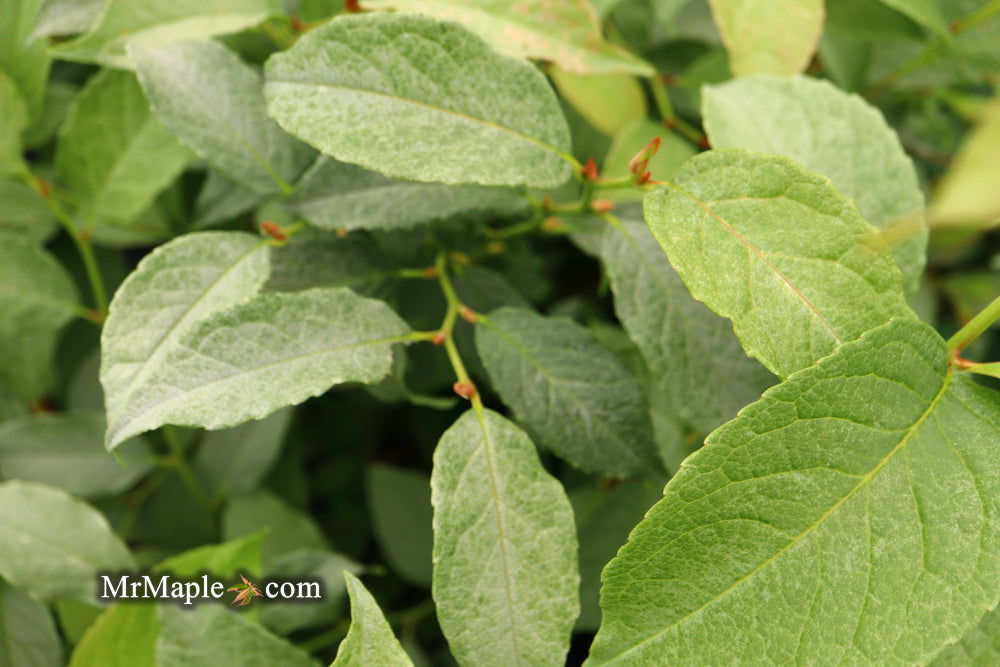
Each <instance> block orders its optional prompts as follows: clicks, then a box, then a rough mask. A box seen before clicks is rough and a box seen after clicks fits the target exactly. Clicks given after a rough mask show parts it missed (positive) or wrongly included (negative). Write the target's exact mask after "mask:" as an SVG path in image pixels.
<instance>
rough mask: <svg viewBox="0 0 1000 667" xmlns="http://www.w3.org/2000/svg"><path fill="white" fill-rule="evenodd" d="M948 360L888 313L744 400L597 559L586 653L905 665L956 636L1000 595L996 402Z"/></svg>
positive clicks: (606, 658)
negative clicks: (592, 631) (610, 554)
mask: <svg viewBox="0 0 1000 667" xmlns="http://www.w3.org/2000/svg"><path fill="white" fill-rule="evenodd" d="M955 375H956V374H955V372H954V371H953V370H952V369H951V368H950V367H949V364H948V351H947V349H946V348H945V344H944V341H943V340H942V339H941V338H940V336H938V334H937V333H935V332H934V330H933V329H932V328H931V327H930V326H928V325H926V324H923V323H920V322H914V321H909V320H895V321H893V322H891V323H889V324H887V325H884V326H882V327H879V328H877V329H875V330H872V331H869V332H868V333H866V334H865V335H864V336H862V337H861V339H860V340H858V341H854V342H850V343H845V344H844V345H842V346H841V347H840V348H838V350H837V351H836V352H835V353H834V354H833V355H832V356H829V357H827V358H825V359H823V360H821V361H820V362H818V363H817V364H816V365H815V366H813V367H811V368H808V369H806V370H803V371H801V372H799V373H796V374H795V375H794V376H793V377H791V378H789V379H788V380H787V381H786V382H784V383H783V384H781V385H779V386H777V387H775V388H772V389H770V390H768V392H767V393H766V394H765V395H764V397H763V398H762V399H761V400H760V401H758V402H757V403H754V404H753V405H751V406H749V407H747V408H744V409H743V410H742V411H741V413H740V415H739V416H738V417H737V418H736V419H735V420H733V421H732V422H729V423H728V424H726V425H725V426H723V427H721V428H720V429H718V430H717V431H715V432H714V433H713V434H712V435H711V436H710V437H709V438H708V440H707V441H706V443H705V446H704V447H703V448H702V449H701V450H699V451H698V452H697V453H696V454H694V455H693V456H692V457H690V458H689V459H688V460H687V461H685V463H684V465H683V466H682V467H681V470H680V471H679V472H678V474H677V475H676V476H675V477H674V478H673V479H672V480H671V481H670V483H669V484H668V485H667V488H666V489H665V492H664V498H663V500H661V501H660V502H659V503H658V504H657V505H656V506H655V507H654V508H653V509H652V510H650V511H649V512H648V513H647V516H646V519H644V520H643V522H642V523H640V524H639V526H637V527H636V529H635V530H634V531H633V532H632V534H631V536H630V539H629V542H628V544H627V545H626V546H625V547H623V548H622V550H621V551H620V552H619V554H618V556H617V557H616V558H615V559H614V560H613V561H612V562H611V563H610V564H609V565H608V567H607V568H606V569H605V570H604V587H603V589H602V591H601V606H602V610H603V612H604V623H603V626H602V628H601V630H600V632H599V633H598V635H597V637H596V639H595V641H594V645H593V647H592V649H591V659H590V661H589V663H590V664H607V663H619V664H621V663H630V664H646V663H649V662H671V663H689V662H700V663H705V664H729V663H734V662H739V661H740V660H741V659H746V658H747V656H755V657H754V660H756V661H759V662H764V663H783V662H789V661H795V660H799V661H802V662H806V663H822V664H839V663H865V664H869V663H873V664H890V663H909V664H914V663H926V662H927V661H928V660H929V659H930V658H931V657H933V656H934V655H935V654H936V653H937V652H938V651H939V650H940V649H941V648H942V647H944V646H945V645H946V644H948V643H951V642H954V641H955V640H957V639H958V638H960V637H962V636H963V635H965V633H966V632H967V631H968V630H970V629H971V628H972V627H973V626H974V625H975V624H976V623H977V622H978V621H979V619H980V617H981V616H982V615H983V613H984V612H985V611H986V610H987V609H989V608H992V607H993V606H994V605H995V604H996V603H997V599H998V597H1000V565H998V564H1000V560H998V556H1000V536H998V534H997V533H996V531H994V530H993V528H992V526H994V525H996V522H997V520H998V518H1000V506H998V503H997V496H996V494H995V493H993V492H992V491H991V490H992V489H995V488H997V485H998V484H1000V453H998V451H997V449H996V447H994V446H992V445H993V444H994V443H996V442H997V441H998V438H1000V418H998V415H1000V401H998V397H997V394H996V393H995V392H991V391H989V390H986V389H984V388H982V387H979V386H977V385H975V384H974V383H973V382H971V381H970V380H968V378H965V377H956V376H955ZM733 619H752V622H747V623H734V622H733ZM722 628H724V629H725V630H724V631H723V630H722Z"/></svg>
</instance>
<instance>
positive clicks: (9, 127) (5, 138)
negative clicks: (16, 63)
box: [0, 70, 28, 176]
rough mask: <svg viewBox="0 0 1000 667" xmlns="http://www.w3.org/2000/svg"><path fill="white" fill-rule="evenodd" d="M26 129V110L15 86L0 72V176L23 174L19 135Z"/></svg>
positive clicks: (21, 147)
mask: <svg viewBox="0 0 1000 667" xmlns="http://www.w3.org/2000/svg"><path fill="white" fill-rule="evenodd" d="M26 127H28V109H27V107H26V106H25V104H24V98H23V97H21V92H20V91H19V90H18V89H17V84H16V83H15V82H14V80H13V79H11V78H10V77H9V76H7V75H6V74H5V73H4V71H3V70H0V176H13V175H17V174H19V173H22V172H24V171H25V170H26V169H27V167H25V165H24V157H23V154H24V145H23V142H22V141H21V134H22V133H23V132H24V130H25V128H26Z"/></svg>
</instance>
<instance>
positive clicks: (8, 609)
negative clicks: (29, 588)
mask: <svg viewBox="0 0 1000 667" xmlns="http://www.w3.org/2000/svg"><path fill="white" fill-rule="evenodd" d="M0 664H3V665H11V667H61V665H64V664H66V663H65V662H64V660H63V651H62V640H61V639H60V638H59V633H58V632H57V631H56V625H55V623H53V622H52V614H50V613H49V610H48V607H46V606H45V605H44V604H42V603H41V602H39V601H38V600H35V599H34V598H32V597H31V596H29V595H26V594H25V593H23V592H21V591H19V590H17V589H16V588H14V587H13V586H11V585H10V584H8V583H7V582H5V581H3V580H0Z"/></svg>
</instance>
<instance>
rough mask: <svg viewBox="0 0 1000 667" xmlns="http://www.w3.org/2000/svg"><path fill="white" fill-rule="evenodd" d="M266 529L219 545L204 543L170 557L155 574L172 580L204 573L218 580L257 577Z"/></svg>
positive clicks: (260, 566) (157, 567)
mask: <svg viewBox="0 0 1000 667" xmlns="http://www.w3.org/2000/svg"><path fill="white" fill-rule="evenodd" d="M266 533H267V531H266V530H258V531H257V532H256V533H251V534H250V535H247V536H245V537H241V538H237V539H234V540H229V541H228V542H223V543H222V544H207V545H205V546H202V547H198V548H197V549H189V550H188V551H185V552H184V553H181V554H178V555H176V556H172V557H170V558H168V559H166V560H165V561H163V562H162V563H160V564H159V565H157V566H156V572H170V573H172V574H173V576H175V577H194V576H196V575H198V574H200V573H201V572H203V571H206V570H207V571H208V572H211V573H212V574H213V575H214V576H215V577H217V578H219V579H231V578H233V577H235V576H236V575H238V574H253V575H258V574H260V573H261V571H262V565H261V552H262V549H261V545H262V543H263V541H264V537H265V534H266Z"/></svg>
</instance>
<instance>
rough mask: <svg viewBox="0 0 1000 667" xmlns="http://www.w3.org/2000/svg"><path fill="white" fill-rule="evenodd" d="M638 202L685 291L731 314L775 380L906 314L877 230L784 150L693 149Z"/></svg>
mask: <svg viewBox="0 0 1000 667" xmlns="http://www.w3.org/2000/svg"><path fill="white" fill-rule="evenodd" d="M643 209H644V213H645V217H646V222H647V224H648V225H649V227H650V229H651V230H652V232H653V236H655V237H656V240H657V241H659V243H660V245H661V246H662V247H663V249H664V250H665V251H666V253H667V258H668V259H669V260H670V264H671V266H673V267H674V269H675V270H676V271H677V273H678V275H680V277H681V280H683V281H684V284H685V285H686V286H687V288H688V290H690V292H691V294H692V295H693V296H694V298H695V299H697V300H699V301H703V302H704V303H705V305H707V306H708V307H709V308H711V309H712V310H714V311H715V312H716V313H718V314H720V315H722V316H724V317H728V318H729V319H731V320H732V321H733V330H734V331H735V332H736V335H737V337H738V338H739V339H740V342H741V343H742V344H743V349H745V350H746V351H747V354H749V355H750V356H753V357H756V358H757V359H759V360H760V361H761V362H762V363H763V364H764V365H765V366H767V368H768V369H769V370H770V371H771V372H773V373H774V374H776V375H778V376H779V377H785V376H787V375H789V374H791V373H793V372H795V371H797V370H800V369H802V368H805V367H807V366H810V365H812V364H813V362H815V361H816V360H818V359H820V358H821V357H824V356H826V355H827V354H829V353H830V352H832V351H833V350H834V348H835V347H836V346H837V345H839V344H841V343H843V342H846V341H849V340H853V339H855V338H857V337H858V336H859V335H861V334H862V333H864V332H865V331H867V330H869V329H872V328H874V327H876V326H878V325H880V324H884V323H885V322H887V321H889V319H891V318H892V317H909V318H913V317H915V316H914V314H913V312H912V311H911V310H910V308H909V306H907V305H906V300H905V298H904V296H903V286H902V277H901V275H900V273H899V269H898V268H897V267H896V265H895V263H894V262H893V260H892V256H891V254H890V253H889V250H888V248H887V247H886V246H885V244H884V242H883V239H882V238H881V237H880V236H879V235H878V233H877V231H876V228H875V227H873V226H872V225H870V224H869V223H867V222H865V220H864V219H863V218H862V217H861V215H860V214H859V213H858V210H857V208H856V207H855V206H854V203H853V202H851V201H850V200H849V199H847V198H846V197H844V196H843V195H842V194H840V193H838V192H837V191H836V190H835V189H834V188H833V186H832V185H831V184H830V181H829V180H828V179H827V178H825V177H823V176H820V175H818V174H814V173H813V172H811V171H809V170H807V169H805V168H804V167H801V166H800V165H799V164H797V163H796V162H794V161H792V160H791V159H790V158H786V157H783V156H777V155H765V154H762V153H756V152H753V151H747V150H735V149H731V150H724V151H711V152H708V153H702V154H700V155H697V156H695V157H694V158H692V159H690V160H688V161H687V162H686V163H685V166H684V168H682V169H681V172H680V174H678V176H677V178H676V179H675V183H673V184H669V185H667V186H666V187H663V188H658V189H656V190H653V191H652V192H650V193H648V194H647V195H646V198H645V199H644V200H643Z"/></svg>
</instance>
